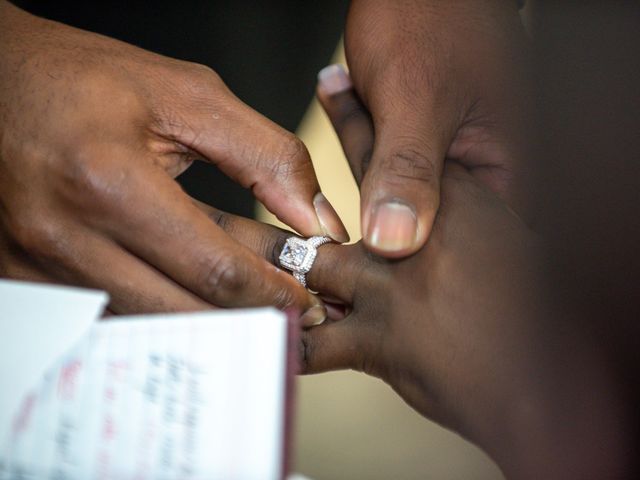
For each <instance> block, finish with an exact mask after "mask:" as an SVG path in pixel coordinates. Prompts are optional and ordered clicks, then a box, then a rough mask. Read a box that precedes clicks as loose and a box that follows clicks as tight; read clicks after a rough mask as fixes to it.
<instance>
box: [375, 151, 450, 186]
mask: <svg viewBox="0 0 640 480" xmlns="http://www.w3.org/2000/svg"><path fill="white" fill-rule="evenodd" d="M431 158H432V157H431V156H430V155H429V154H428V153H425V152H423V151H422V150H420V149H418V148H404V149H401V150H396V151H395V152H393V153H392V154H391V155H389V156H387V157H385V158H384V159H383V161H382V171H383V172H384V174H385V177H386V178H387V179H388V181H390V182H392V183H393V182H401V183H405V182H407V181H408V182H419V183H421V184H429V185H430V184H433V183H435V182H437V180H438V173H437V171H436V167H435V165H434V163H433V161H432V160H431Z"/></svg>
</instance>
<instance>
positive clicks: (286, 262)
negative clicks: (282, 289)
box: [279, 237, 332, 287]
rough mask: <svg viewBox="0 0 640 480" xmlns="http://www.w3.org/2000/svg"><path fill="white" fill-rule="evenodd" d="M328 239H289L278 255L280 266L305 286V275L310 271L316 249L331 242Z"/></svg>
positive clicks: (316, 252)
mask: <svg viewBox="0 0 640 480" xmlns="http://www.w3.org/2000/svg"><path fill="white" fill-rule="evenodd" d="M331 241H332V240H331V238H329V237H311V238H308V239H304V238H298V237H289V238H288V239H287V243H285V245H284V248H283V249H282V253H280V258H279V260H280V265H282V266H283V267H284V268H286V269H287V270H290V271H291V273H292V274H293V276H294V278H295V279H296V280H298V282H300V283H301V284H302V286H303V287H306V286H307V277H306V275H307V273H308V272H309V270H311V267H312V266H313V262H314V261H315V259H316V255H317V254H318V247H319V246H320V245H324V244H325V243H329V242H331Z"/></svg>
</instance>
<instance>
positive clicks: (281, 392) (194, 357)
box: [0, 309, 287, 480]
mask: <svg viewBox="0 0 640 480" xmlns="http://www.w3.org/2000/svg"><path fill="white" fill-rule="evenodd" d="M286 341H287V322H286V318H285V317H284V315H282V314H281V313H279V312H277V311H275V310H271V309H260V310H246V311H233V312H232V311H218V312H211V313H199V314H184V315H179V314H178V315H168V316H163V315H156V316H144V317H129V318H120V319H118V320H114V321H108V322H100V323H98V324H96V325H94V326H93V327H92V328H91V330H90V332H89V333H88V335H86V336H85V337H84V338H83V339H82V340H81V341H80V342H79V343H77V344H76V345H75V347H73V348H72V349H71V350H70V351H68V352H67V353H66V354H65V355H64V356H63V358H61V359H60V360H59V361H58V362H57V363H56V364H55V365H53V367H52V368H51V369H50V370H49V371H48V372H47V374H46V375H45V376H44V377H43V378H42V380H41V381H40V384H39V385H38V388H37V389H36V390H34V391H35V392H36V393H35V394H32V395H27V396H25V398H24V400H23V404H22V406H21V408H20V409H19V411H18V412H17V414H16V415H15V417H14V420H16V421H14V424H13V425H12V429H11V449H10V451H8V452H2V453H1V454H0V455H4V456H3V457H2V456H0V458H2V461H0V478H15V477H16V476H19V477H20V478H25V479H27V478H33V479H36V478H38V479H40V478H56V479H98V478H100V479H114V480H115V479H117V480H125V479H136V480H144V479H154V480H155V479H167V480H168V479H178V478H179V479H184V480H188V479H203V480H204V479H225V480H230V479H247V480H250V479H260V480H268V479H274V480H275V479H280V478H281V477H282V475H283V472H282V456H283V448H284V445H283V425H284V414H285V412H284V403H285V398H284V396H285V381H286V378H285V377H286V375H285V371H286V353H287V352H286Z"/></svg>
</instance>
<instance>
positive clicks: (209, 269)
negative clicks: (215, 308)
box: [200, 255, 248, 302]
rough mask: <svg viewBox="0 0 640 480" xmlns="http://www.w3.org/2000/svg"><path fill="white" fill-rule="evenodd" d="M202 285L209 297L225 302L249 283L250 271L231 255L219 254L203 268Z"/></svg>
mask: <svg viewBox="0 0 640 480" xmlns="http://www.w3.org/2000/svg"><path fill="white" fill-rule="evenodd" d="M202 272H203V273H202V278H201V281H200V285H202V286H203V288H204V294H205V296H206V297H207V298H211V299H216V300H217V301H221V302H225V301H227V300H230V299H232V298H235V297H236V296H237V295H238V294H240V293H241V292H242V291H243V290H244V288H245V287H246V284H247V279H248V271H247V268H246V266H245V265H244V264H243V263H242V262H238V261H237V260H236V259H235V258H234V257H231V256H229V255H219V256H218V257H216V258H214V259H212V260H210V261H209V262H208V263H206V264H205V265H204V267H203V268H202Z"/></svg>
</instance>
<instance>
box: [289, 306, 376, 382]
mask: <svg viewBox="0 0 640 480" xmlns="http://www.w3.org/2000/svg"><path fill="white" fill-rule="evenodd" d="M366 335H367V330H360V329H356V322H355V321H354V318H353V316H349V317H347V318H346V319H344V320H342V321H339V322H331V323H325V324H323V325H320V326H317V327H314V328H311V329H308V330H304V331H302V332H301V337H300V340H301V349H302V362H301V363H302V368H301V370H302V372H301V373H303V374H311V373H322V372H327V371H331V370H345V369H354V370H358V371H362V370H363V358H364V357H363V354H364V353H366V352H365V349H364V348H363V345H364V344H366V338H365V337H366Z"/></svg>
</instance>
